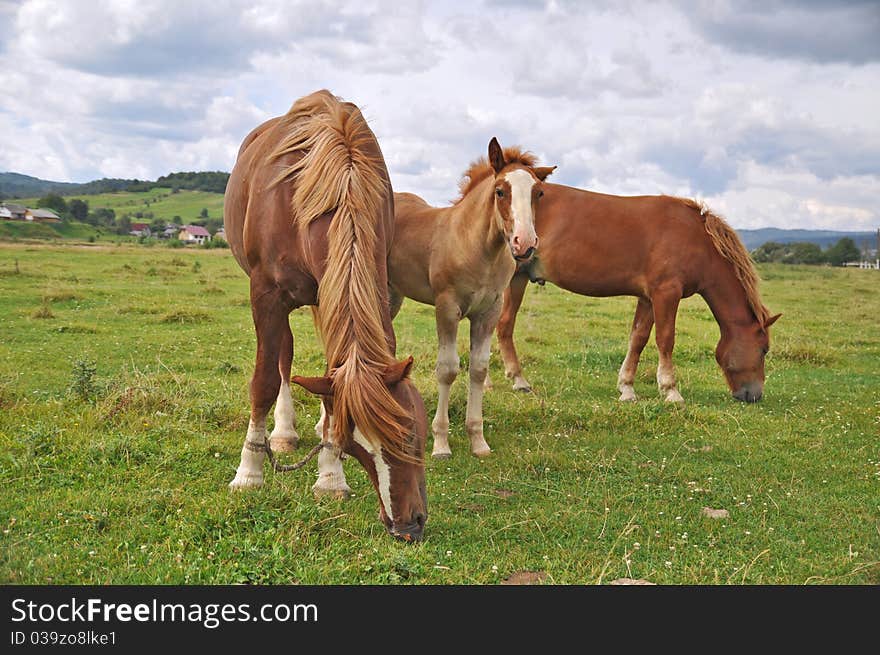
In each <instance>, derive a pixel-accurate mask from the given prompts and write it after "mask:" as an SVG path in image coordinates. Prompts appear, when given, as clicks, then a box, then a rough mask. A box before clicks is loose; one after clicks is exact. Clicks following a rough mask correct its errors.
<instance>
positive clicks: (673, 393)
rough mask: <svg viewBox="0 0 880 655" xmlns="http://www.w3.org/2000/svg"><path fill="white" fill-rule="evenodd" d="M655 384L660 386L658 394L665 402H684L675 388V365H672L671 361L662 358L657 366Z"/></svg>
mask: <svg viewBox="0 0 880 655" xmlns="http://www.w3.org/2000/svg"><path fill="white" fill-rule="evenodd" d="M657 386H658V387H659V388H660V394H661V395H662V396H663V398H664V400H666V402H670V403H682V402H684V398H682V397H681V394H680V393H679V392H678V389H677V388H676V381H675V367H674V366H673V365H672V362H670V361H667V360H665V359H662V358H661V360H660V363H659V364H658V366H657Z"/></svg>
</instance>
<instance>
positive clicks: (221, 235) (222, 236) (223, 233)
mask: <svg viewBox="0 0 880 655" xmlns="http://www.w3.org/2000/svg"><path fill="white" fill-rule="evenodd" d="M214 238H215V239H221V240H223V241H226V229H225V228H222V227H221V228H220V229H219V230H217V231H216V232H214Z"/></svg>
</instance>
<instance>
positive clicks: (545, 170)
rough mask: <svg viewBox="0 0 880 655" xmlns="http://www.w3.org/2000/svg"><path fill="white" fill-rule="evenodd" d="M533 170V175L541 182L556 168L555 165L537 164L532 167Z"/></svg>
mask: <svg viewBox="0 0 880 655" xmlns="http://www.w3.org/2000/svg"><path fill="white" fill-rule="evenodd" d="M532 170H533V171H534V172H535V177H537V178H538V179H539V180H541V181H542V182H543V181H544V180H546V179H547V177H548V176H549V175H550V173H552V172H553V171H555V170H556V167H555V166H538V167H536V168H533V169H532Z"/></svg>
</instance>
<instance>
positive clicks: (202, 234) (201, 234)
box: [177, 225, 211, 245]
mask: <svg viewBox="0 0 880 655" xmlns="http://www.w3.org/2000/svg"><path fill="white" fill-rule="evenodd" d="M177 238H178V239H180V240H181V241H183V242H184V243H197V244H199V245H202V244H203V243H206V242H208V241H210V240H211V233H210V232H208V230H206V229H205V228H203V227H202V226H201V225H184V226H183V227H182V228H180V233H179V234H178V235H177Z"/></svg>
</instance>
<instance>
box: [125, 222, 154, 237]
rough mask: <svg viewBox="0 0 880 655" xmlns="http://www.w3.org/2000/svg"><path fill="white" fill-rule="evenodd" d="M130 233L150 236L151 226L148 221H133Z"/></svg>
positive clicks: (137, 235)
mask: <svg viewBox="0 0 880 655" xmlns="http://www.w3.org/2000/svg"><path fill="white" fill-rule="evenodd" d="M129 234H130V235H132V236H133V237H148V236H150V234H152V233H151V232H150V226H149V225H148V224H147V223H132V224H131V231H129Z"/></svg>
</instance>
